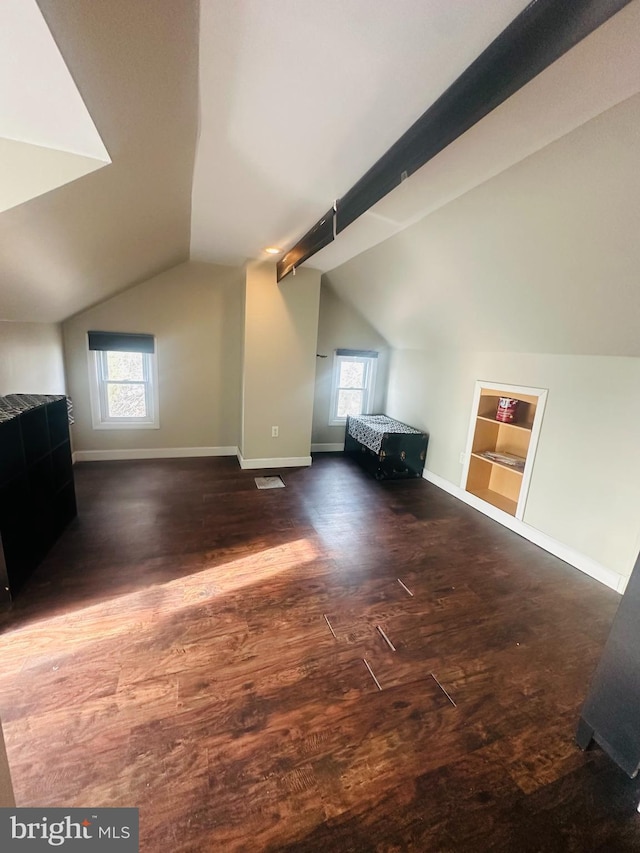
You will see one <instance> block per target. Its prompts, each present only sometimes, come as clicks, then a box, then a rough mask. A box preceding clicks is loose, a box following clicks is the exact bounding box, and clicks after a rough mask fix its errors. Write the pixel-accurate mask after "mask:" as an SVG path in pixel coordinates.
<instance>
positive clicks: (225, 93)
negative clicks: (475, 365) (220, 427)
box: [191, 0, 640, 271]
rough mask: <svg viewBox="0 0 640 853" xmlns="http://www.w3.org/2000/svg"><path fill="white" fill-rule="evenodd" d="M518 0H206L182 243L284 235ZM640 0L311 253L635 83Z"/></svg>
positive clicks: (406, 214) (335, 249) (215, 249)
mask: <svg viewBox="0 0 640 853" xmlns="http://www.w3.org/2000/svg"><path fill="white" fill-rule="evenodd" d="M526 5H527V2H526V0H493V2H491V3H477V2H473V0H455V2H452V0H432V2H430V3H428V4H426V3H425V2H424V0H401V2H398V0H394V2H377V3H371V0H340V2H337V0H336V2H326V0H323V2H316V1H315V0H314V2H305V3H300V2H298V0H270V2H265V0H236V2H234V3H233V4H228V3H225V4H223V3H219V2H214V0H203V2H202V6H201V21H200V89H201V93H200V99H201V130H200V137H199V141H198V146H197V153H196V165H195V171H194V182H193V195H192V224H191V255H192V257H193V258H196V259H199V260H208V261H216V262H222V263H238V262H241V261H242V260H243V259H244V258H246V257H259V256H260V251H261V249H262V248H263V247H264V246H267V245H279V246H281V247H282V248H285V249H286V248H289V247H290V246H291V245H292V244H293V243H294V242H295V241H296V240H297V239H298V238H299V237H300V236H302V234H304V232H305V231H306V230H307V229H308V228H310V227H311V225H313V224H314V223H315V222H316V221H317V220H318V219H319V218H320V216H321V215H322V214H323V213H324V212H325V211H326V210H327V209H328V208H329V207H330V206H331V204H332V202H333V200H334V198H337V197H339V196H341V195H343V194H344V193H345V192H346V191H347V190H348V189H349V188H350V187H351V186H352V185H353V184H354V183H355V182H356V181H357V180H358V178H360V177H361V175H362V174H364V172H365V171H366V170H367V169H368V168H369V167H370V166H371V165H373V163H374V162H375V161H376V160H377V159H378V158H379V157H380V156H381V155H382V154H383V153H384V152H385V151H386V150H387V149H388V148H389V146H390V145H391V144H392V143H393V142H394V141H395V140H396V139H397V138H398V137H399V136H400V135H401V134H402V133H403V132H404V131H405V130H407V129H408V127H409V126H410V125H411V124H412V123H413V122H414V121H415V120H416V119H417V118H418V117H419V116H420V115H421V114H422V113H423V112H424V110H425V109H426V108H427V107H428V106H429V105H430V104H431V103H432V102H433V101H434V100H435V99H436V98H437V97H438V96H439V95H440V94H441V93H442V92H443V91H444V90H445V89H446V88H447V87H448V86H449V84H450V83H452V82H453V81H454V80H455V79H456V77H458V76H459V74H460V73H461V72H462V71H463V70H464V69H465V68H466V67H467V66H468V65H469V64H470V63H471V62H472V61H473V60H474V59H475V58H476V57H477V56H478V54H479V53H480V52H481V51H482V50H483V49H484V48H485V47H486V46H487V45H488V44H489V43H490V42H491V41H492V40H493V39H494V38H495V37H496V36H497V35H498V33H499V32H501V31H502V30H503V29H504V28H505V26H506V25H507V24H508V23H509V22H510V21H511V20H512V19H513V18H514V17H515V16H516V15H517V14H518V13H519V12H520V11H521V10H522V9H523V8H524V7H525V6H526ZM639 37H640V3H638V2H634V3H632V4H631V6H630V7H627V9H625V10H623V12H621V13H620V14H619V15H617V16H616V17H615V18H614V19H612V20H610V21H609V22H608V23H607V24H605V25H604V26H603V27H601V28H600V30H598V31H597V32H596V33H594V34H592V36H590V37H589V38H588V39H586V40H585V41H584V42H582V43H581V44H580V45H578V46H577V47H576V48H574V49H573V50H572V51H570V52H569V53H568V54H566V55H565V56H564V57H563V58H561V59H560V60H559V61H558V62H556V63H555V64H554V65H553V66H551V67H550V68H549V69H547V70H546V71H545V72H543V74H541V75H539V77H538V78H536V79H535V80H533V81H532V82H531V83H530V84H529V85H527V86H526V87H525V88H524V89H523V90H521V91H520V92H519V93H517V94H516V95H515V96H514V97H512V98H511V99H509V101H507V102H506V103H505V104H503V105H502V106H501V107H499V108H498V109H497V110H495V111H494V112H493V113H492V114H491V115H489V116H488V117H486V118H485V119H484V120H483V121H482V122H480V123H479V124H478V125H476V127H475V128H472V129H471V130H470V131H469V132H468V133H467V134H465V135H464V136H463V137H461V138H460V139H459V140H458V141H457V142H455V143H454V144H453V145H451V146H450V147H449V148H448V149H447V150H446V151H445V152H443V153H442V154H440V155H439V156H438V157H436V158H435V159H434V160H433V161H431V163H429V164H427V165H426V166H425V167H424V168H423V169H422V170H420V171H419V172H418V173H416V174H415V175H414V176H412V178H411V179H410V180H409V181H406V182H404V183H403V184H402V185H401V187H399V188H398V189H397V190H396V191H395V192H393V193H392V194H391V195H389V196H387V197H386V198H385V199H383V200H382V201H381V202H380V203H378V205H376V206H375V207H374V208H372V210H371V211H370V212H369V213H368V214H365V215H364V216H362V217H361V218H360V220H358V221H357V222H356V223H354V225H352V226H351V227H350V228H349V229H347V230H346V231H345V232H343V233H342V234H341V235H339V237H338V238H337V240H336V241H335V242H334V243H333V244H331V245H330V246H328V247H327V248H325V249H324V250H323V251H321V252H320V253H319V254H317V255H316V256H314V257H313V258H311V259H310V260H309V261H308V262H307V265H309V266H313V267H315V268H316V269H321V270H323V271H326V270H330V269H333V268H334V267H336V266H337V265H339V264H341V263H343V262H345V261H346V260H348V259H349V258H351V257H353V256H354V255H356V254H358V253H360V252H361V251H363V250H364V249H367V248H369V247H370V246H372V245H375V244H376V243H379V242H380V241H381V240H384V239H386V238H387V237H389V236H391V235H392V234H394V233H397V232H398V231H400V230H402V229H403V228H405V227H407V226H408V225H410V224H411V223H413V222H415V221H417V220H418V219H420V218H421V217H423V216H425V215H426V214H427V213H429V212H431V211H433V210H435V209H437V208H438V207H440V206H442V205H443V204H445V203H446V202H448V201H450V200H452V199H453V198H456V197H458V196H459V195H461V194H462V193H464V192H466V191H467V190H469V189H471V188H472V187H474V186H477V185H478V184H480V183H482V182H483V181H485V180H487V179H488V178H490V177H492V176H493V175H496V174H498V173H499V172H501V171H503V170H504V169H506V168H508V167H509V166H511V165H513V164H514V163H517V162H518V161H520V160H521V159H523V158H524V157H526V156H528V155H529V154H531V153H533V152H534V151H537V150H539V149H540V148H542V147H543V146H545V145H547V144H549V143H550V142H552V141H553V140H555V139H558V138H559V137H561V136H563V135H564V134H566V133H568V132H570V131H571V130H573V129H574V128H575V127H577V126H579V125H581V124H583V123H584V122H585V121H587V120H589V119H590V118H592V117H593V116H595V115H598V114H599V113H601V112H602V111H604V110H606V109H608V108H610V107H611V106H613V105H614V104H617V103H619V102H620V101H622V100H624V99H625V98H628V97H630V96H631V95H633V94H634V93H635V92H637V91H638V90H639V89H640V51H639V50H638V48H637V45H638V43H639V41H638V38H639Z"/></svg>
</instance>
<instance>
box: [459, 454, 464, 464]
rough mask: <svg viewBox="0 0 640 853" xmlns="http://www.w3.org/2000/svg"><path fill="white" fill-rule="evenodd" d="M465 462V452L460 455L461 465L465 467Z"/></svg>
mask: <svg viewBox="0 0 640 853" xmlns="http://www.w3.org/2000/svg"><path fill="white" fill-rule="evenodd" d="M464 460H465V454H464V452H463V453H461V454H460V460H459V461H460V464H461V465H464Z"/></svg>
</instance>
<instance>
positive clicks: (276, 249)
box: [264, 246, 282, 255]
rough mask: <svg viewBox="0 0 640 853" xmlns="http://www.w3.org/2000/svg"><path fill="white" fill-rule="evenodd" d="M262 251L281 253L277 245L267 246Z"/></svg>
mask: <svg viewBox="0 0 640 853" xmlns="http://www.w3.org/2000/svg"><path fill="white" fill-rule="evenodd" d="M264 251H265V252H266V253H267V255H281V254H282V249H279V248H278V247H277V246H267V248H266V249H265V250H264Z"/></svg>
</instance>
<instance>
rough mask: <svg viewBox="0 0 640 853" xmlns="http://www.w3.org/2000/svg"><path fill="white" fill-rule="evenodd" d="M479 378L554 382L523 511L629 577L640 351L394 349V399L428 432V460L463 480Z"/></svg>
mask: <svg viewBox="0 0 640 853" xmlns="http://www.w3.org/2000/svg"><path fill="white" fill-rule="evenodd" d="M476 380H484V381H495V382H498V383H510V384H518V385H529V386H534V387H540V388H547V389H548V390H549V395H548V398H547V405H546V408H545V413H544V419H543V423H542V431H541V434H540V441H539V444H538V449H537V453H536V458H535V464H534V468H533V476H532V479H531V486H530V490H529V497H528V500H527V505H526V509H525V514H524V519H523V520H524V522H525V523H526V524H528V525H530V526H532V527H533V528H535V529H536V530H540V531H542V532H543V533H545V534H547V535H548V536H550V537H552V538H553V539H555V540H557V541H559V542H561V543H564V544H566V545H568V546H569V547H570V548H572V549H575V550H576V551H578V552H579V553H580V554H584V555H586V556H587V557H589V558H590V559H592V560H594V561H595V562H596V563H598V564H599V565H601V566H603V567H604V568H606V569H608V570H610V571H611V572H615V573H617V574H619V575H623V576H625V577H628V575H629V574H630V572H631V569H632V568H633V564H634V561H635V558H636V555H637V552H638V548H639V547H640V517H639V516H638V507H639V506H640V442H638V439H637V424H638V423H639V422H640V359H637V358H616V357H606V356H563V355H546V354H537V353H536V354H531V353H482V352H453V351H451V352H446V351H441V352H439V353H438V354H435V355H433V354H428V353H426V352H424V351H411V350H403V351H397V352H395V353H394V354H393V357H392V364H391V373H390V383H389V396H388V405H387V408H388V410H389V412H390V414H392V415H393V416H395V417H397V418H400V419H401V420H407V421H410V422H412V423H415V424H416V425H417V426H420V427H422V428H424V429H426V430H427V431H428V432H429V433H430V439H429V449H428V454H427V463H426V467H427V469H428V470H429V471H431V472H433V473H434V474H436V475H437V476H439V477H442V478H443V479H444V480H447V481H448V482H450V483H452V484H454V485H456V486H459V485H460V479H461V475H462V466H461V464H460V461H459V455H460V453H461V452H462V451H464V450H465V449H466V440H467V430H468V426H469V420H470V417H471V406H472V399H473V391H474V383H475V381H476Z"/></svg>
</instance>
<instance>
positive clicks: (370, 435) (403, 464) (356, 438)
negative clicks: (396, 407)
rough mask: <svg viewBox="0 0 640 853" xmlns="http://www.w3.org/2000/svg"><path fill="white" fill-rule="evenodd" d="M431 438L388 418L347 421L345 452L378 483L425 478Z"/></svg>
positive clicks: (371, 416)
mask: <svg viewBox="0 0 640 853" xmlns="http://www.w3.org/2000/svg"><path fill="white" fill-rule="evenodd" d="M428 441H429V437H428V435H427V434H426V433H424V432H421V431H420V430H418V429H415V427H410V426H408V425H407V424H404V423H402V422H401V421H396V420H394V419H393V418H390V417H388V416H387V415H357V416H356V415H352V416H351V417H348V418H347V426H346V429H345V435H344V452H345V453H347V454H348V455H349V456H351V457H352V458H353V459H355V460H356V461H357V462H359V463H360V465H362V467H363V468H365V470H367V471H369V472H370V473H372V474H373V475H374V477H375V478H376V479H377V480H400V479H407V478H409V477H421V476H422V471H423V469H424V462H425V459H426V455H427V444H428Z"/></svg>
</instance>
